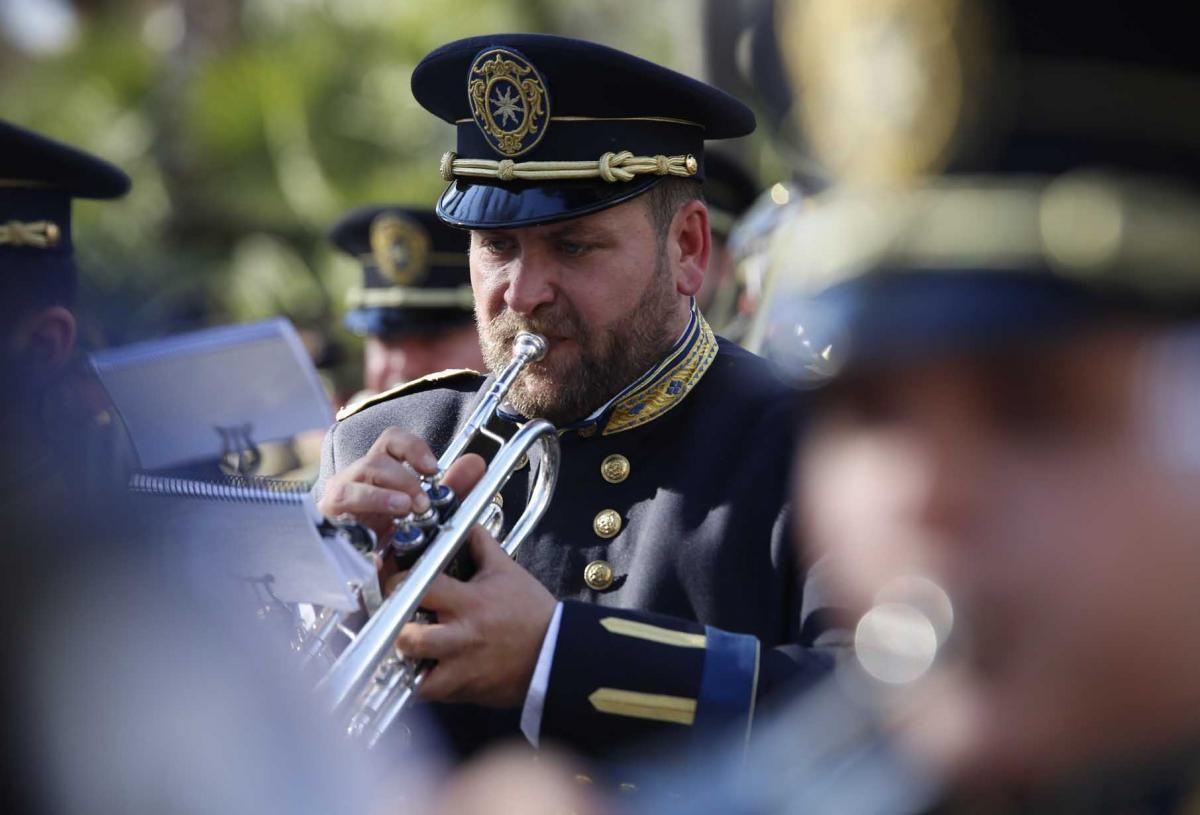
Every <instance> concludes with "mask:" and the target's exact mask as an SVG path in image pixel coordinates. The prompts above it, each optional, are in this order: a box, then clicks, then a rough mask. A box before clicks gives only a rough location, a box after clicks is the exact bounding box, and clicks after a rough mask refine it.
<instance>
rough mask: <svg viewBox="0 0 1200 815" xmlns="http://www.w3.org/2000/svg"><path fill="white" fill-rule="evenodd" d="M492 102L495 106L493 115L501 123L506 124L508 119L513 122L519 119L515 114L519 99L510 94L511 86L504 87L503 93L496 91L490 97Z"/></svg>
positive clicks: (519, 102)
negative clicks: (494, 95)
mask: <svg viewBox="0 0 1200 815" xmlns="http://www.w3.org/2000/svg"><path fill="white" fill-rule="evenodd" d="M492 104H494V105H495V106H496V111H495V115H496V116H497V117H498V118H499V119H500V123H501V124H502V125H503V124H507V123H508V120H509V119H512V120H513V122H520V121H521V117H520V116H518V115H517V111H518V109H519V106H520V104H521V100H520V98H518V97H514V96H513V95H512V88H505V89H504V93H503V94H500V93H497V94H496V97H495V98H494V99H492Z"/></svg>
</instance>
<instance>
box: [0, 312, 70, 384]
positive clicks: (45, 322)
mask: <svg viewBox="0 0 1200 815" xmlns="http://www.w3.org/2000/svg"><path fill="white" fill-rule="evenodd" d="M10 337H11V339H10V348H11V349H12V351H13V353H15V354H17V355H19V356H21V357H23V358H24V360H25V361H26V363H27V364H28V365H29V370H31V371H36V372H37V373H38V375H39V376H40V375H41V374H42V373H45V374H53V373H57V372H58V371H59V370H60V369H61V368H62V367H63V366H64V365H66V364H67V360H68V359H70V358H71V352H72V351H74V350H75V316H74V315H73V314H71V312H70V311H69V310H68V309H66V308H65V307H63V306H50V307H48V308H44V309H42V310H40V311H36V312H34V313H33V314H30V315H28V316H27V317H25V318H24V319H22V320H20V321H19V322H18V323H17V325H16V328H15V329H14V330H13V332H12V334H10Z"/></svg>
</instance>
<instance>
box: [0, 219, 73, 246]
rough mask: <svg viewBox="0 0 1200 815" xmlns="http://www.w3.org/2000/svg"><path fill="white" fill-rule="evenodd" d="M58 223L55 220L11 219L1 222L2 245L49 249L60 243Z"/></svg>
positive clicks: (0, 237)
mask: <svg viewBox="0 0 1200 815" xmlns="http://www.w3.org/2000/svg"><path fill="white" fill-rule="evenodd" d="M58 238H59V231H58V224H56V223H54V222H53V221H34V222H32V223H25V222H22V221H9V222H8V223H6V224H0V246H6V245H7V246H31V247H33V248H34V249H49V248H51V247H54V246H57V245H58Z"/></svg>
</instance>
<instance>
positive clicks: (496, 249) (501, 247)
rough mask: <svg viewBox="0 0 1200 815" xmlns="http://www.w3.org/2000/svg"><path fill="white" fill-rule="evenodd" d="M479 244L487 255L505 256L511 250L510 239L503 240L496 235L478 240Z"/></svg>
mask: <svg viewBox="0 0 1200 815" xmlns="http://www.w3.org/2000/svg"><path fill="white" fill-rule="evenodd" d="M479 244H480V246H481V247H482V248H483V251H484V252H486V253H487V254H489V255H495V256H505V255H508V254H510V253H511V252H512V250H513V240H512V238H505V237H501V236H498V235H496V236H489V237H485V238H480V240H479Z"/></svg>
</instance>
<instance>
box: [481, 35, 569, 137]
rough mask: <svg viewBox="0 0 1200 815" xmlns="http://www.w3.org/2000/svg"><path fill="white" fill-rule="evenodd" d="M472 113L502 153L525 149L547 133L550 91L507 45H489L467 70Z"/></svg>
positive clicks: (530, 67)
mask: <svg viewBox="0 0 1200 815" xmlns="http://www.w3.org/2000/svg"><path fill="white" fill-rule="evenodd" d="M467 98H468V99H469V100H470V103H471V115H472V116H473V117H474V118H475V124H477V125H478V126H479V130H480V131H481V132H482V133H483V136H484V138H485V139H487V141H488V144H490V145H491V146H492V148H493V149H494V150H495V151H496V152H497V153H499V154H500V155H502V156H509V157H512V156H519V155H522V154H524V153H528V152H529V151H530V150H532V149H533V148H534V147H536V146H537V143H538V142H540V141H541V140H542V137H543V136H545V135H546V125H547V123H548V122H549V120H550V95H549V93H548V92H547V91H546V83H545V82H544V81H543V80H542V75H541V74H540V73H538V70H537V68H534V67H533V64H532V63H530V62H529V60H528V59H526V58H525V57H524V56H522V55H521V54H519V53H517V52H516V51H513V50H511V49H509V48H488V49H486V50H484V51H483V52H481V53H480V54H479V56H477V57H475V62H474V64H473V65H471V70H470V72H469V73H468V74H467Z"/></svg>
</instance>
